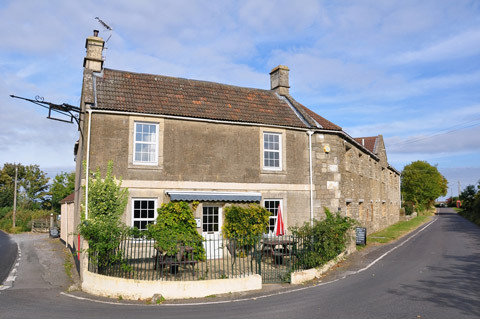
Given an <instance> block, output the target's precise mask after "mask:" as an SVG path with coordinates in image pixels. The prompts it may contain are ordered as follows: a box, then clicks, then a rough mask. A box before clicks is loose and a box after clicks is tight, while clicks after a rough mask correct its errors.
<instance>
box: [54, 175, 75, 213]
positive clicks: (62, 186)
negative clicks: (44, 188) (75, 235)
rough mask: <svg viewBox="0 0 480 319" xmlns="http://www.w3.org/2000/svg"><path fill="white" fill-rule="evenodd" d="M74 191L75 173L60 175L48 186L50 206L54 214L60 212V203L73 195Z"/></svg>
mask: <svg viewBox="0 0 480 319" xmlns="http://www.w3.org/2000/svg"><path fill="white" fill-rule="evenodd" d="M74 190H75V173H74V172H72V173H64V172H62V173H60V174H58V175H57V176H55V178H54V179H53V182H52V185H51V186H50V194H51V195H52V206H53V209H54V210H55V211H56V212H60V201H61V200H62V199H64V198H65V197H67V196H68V195H70V194H71V193H73V192H74Z"/></svg>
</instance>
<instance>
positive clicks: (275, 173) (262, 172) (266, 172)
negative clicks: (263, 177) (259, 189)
mask: <svg viewBox="0 0 480 319" xmlns="http://www.w3.org/2000/svg"><path fill="white" fill-rule="evenodd" d="M260 174H273V175H285V174H287V172H286V171H284V170H274V169H262V170H261V171H260Z"/></svg>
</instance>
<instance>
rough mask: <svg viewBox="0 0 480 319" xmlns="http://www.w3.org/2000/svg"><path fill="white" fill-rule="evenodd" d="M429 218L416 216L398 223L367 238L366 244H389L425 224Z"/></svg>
mask: <svg viewBox="0 0 480 319" xmlns="http://www.w3.org/2000/svg"><path fill="white" fill-rule="evenodd" d="M430 218H431V216H417V217H415V218H412V219H411V220H409V221H404V222H398V223H396V224H393V225H392V226H390V227H388V228H385V229H383V230H381V231H378V232H376V233H372V234H370V235H369V236H367V243H381V244H385V243H388V242H391V241H393V240H395V239H397V238H400V237H402V236H403V235H405V234H406V233H408V232H410V231H412V230H414V229H416V228H417V227H419V226H420V225H422V224H424V223H426V222H427V221H429V220H430Z"/></svg>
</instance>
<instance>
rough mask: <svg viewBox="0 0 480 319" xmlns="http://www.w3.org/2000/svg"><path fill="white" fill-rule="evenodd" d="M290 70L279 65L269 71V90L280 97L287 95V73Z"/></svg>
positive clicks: (288, 86)
mask: <svg viewBox="0 0 480 319" xmlns="http://www.w3.org/2000/svg"><path fill="white" fill-rule="evenodd" d="M289 71H290V69H289V68H288V67H287V66H285V65H279V66H277V67H276V68H273V70H272V71H270V89H271V90H274V91H275V92H277V93H278V94H280V95H288V94H289V93H288V89H289V88H290V85H289V84H288V72H289Z"/></svg>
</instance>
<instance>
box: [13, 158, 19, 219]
mask: <svg viewBox="0 0 480 319" xmlns="http://www.w3.org/2000/svg"><path fill="white" fill-rule="evenodd" d="M17 176H18V167H17V164H15V190H14V191H13V228H15V218H16V215H17Z"/></svg>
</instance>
